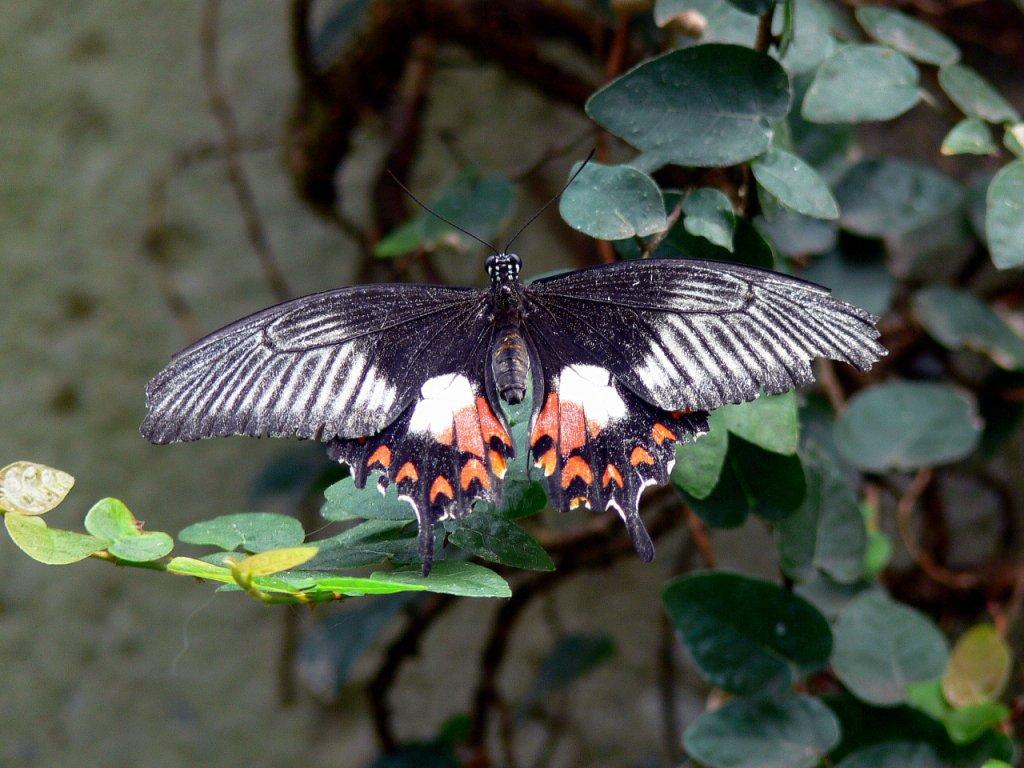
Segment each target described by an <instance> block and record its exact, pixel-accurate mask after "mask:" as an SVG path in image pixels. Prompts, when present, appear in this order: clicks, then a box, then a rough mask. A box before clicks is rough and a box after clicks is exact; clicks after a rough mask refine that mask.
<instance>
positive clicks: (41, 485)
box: [0, 461, 75, 515]
mask: <svg viewBox="0 0 1024 768" xmlns="http://www.w3.org/2000/svg"><path fill="white" fill-rule="evenodd" d="M74 484H75V478H73V477H72V476H71V475H69V474H68V473H67V472H61V471H60V470H59V469H53V468H52V467H47V466H46V465H44V464H36V463H34V462H31V461H16V462H14V463H13V464H8V465H7V466H6V467H4V468H3V469H0V510H3V511H4V512H14V513H15V514H18V515H43V514H46V513H47V512H49V511H50V510H51V509H53V508H54V507H56V506H57V505H58V504H60V503H61V502H62V501H64V497H65V496H67V495H68V492H69V491H70V490H71V488H72V486H73V485H74Z"/></svg>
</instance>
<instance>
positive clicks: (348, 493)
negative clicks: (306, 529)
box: [320, 477, 415, 520]
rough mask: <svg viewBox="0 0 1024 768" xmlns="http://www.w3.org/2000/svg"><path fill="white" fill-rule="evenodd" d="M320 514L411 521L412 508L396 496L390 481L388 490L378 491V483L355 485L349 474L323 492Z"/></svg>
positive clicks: (336, 516)
mask: <svg viewBox="0 0 1024 768" xmlns="http://www.w3.org/2000/svg"><path fill="white" fill-rule="evenodd" d="M324 498H325V499H326V501H325V502H324V505H323V507H321V508H320V514H321V515H323V516H324V518H326V519H327V520H359V519H364V520H412V519H413V518H415V514H414V513H413V511H412V507H411V506H410V505H409V504H408V503H406V502H404V501H402V500H401V499H399V498H398V489H397V488H396V486H395V484H394V483H389V484H388V487H387V491H386V492H385V493H383V494H382V493H380V491H379V490H378V489H377V484H376V483H374V482H372V481H371V482H367V485H366V487H365V488H356V482H355V480H354V479H353V478H351V477H346V478H345V479H344V480H339V481H338V482H336V483H335V484H334V485H332V486H331V487H330V488H328V489H327V490H326V491H324Z"/></svg>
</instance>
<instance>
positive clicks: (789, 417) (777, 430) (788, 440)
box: [721, 392, 800, 455]
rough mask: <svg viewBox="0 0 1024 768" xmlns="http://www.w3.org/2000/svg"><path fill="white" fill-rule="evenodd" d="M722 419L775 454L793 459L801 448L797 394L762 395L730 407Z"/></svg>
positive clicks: (733, 431) (724, 409) (729, 427)
mask: <svg viewBox="0 0 1024 768" xmlns="http://www.w3.org/2000/svg"><path fill="white" fill-rule="evenodd" d="M721 411H722V417H723V419H724V420H725V425H726V427H728V429H729V431H730V432H732V433H733V434H735V435H738V436H739V437H742V438H743V439H744V440H746V441H748V442H751V443H753V444H754V445H757V446H760V447H761V448H764V449H765V450H766V451H772V452H773V453H784V454H787V455H792V454H794V453H796V450H797V448H798V447H799V445H800V422H799V420H798V418H797V410H796V394H795V393H793V392H786V393H784V394H781V395H761V396H760V397H758V398H757V399H756V400H753V401H751V402H749V403H741V404H739V405H726V406H724V407H723V408H722V409H721Z"/></svg>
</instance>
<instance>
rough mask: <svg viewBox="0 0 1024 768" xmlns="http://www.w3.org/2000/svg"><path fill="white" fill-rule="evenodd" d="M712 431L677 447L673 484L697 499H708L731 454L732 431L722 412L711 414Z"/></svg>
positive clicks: (709, 421) (709, 423)
mask: <svg viewBox="0 0 1024 768" xmlns="http://www.w3.org/2000/svg"><path fill="white" fill-rule="evenodd" d="M708 426H709V427H710V430H709V431H708V433H707V434H706V435H702V436H700V437H698V438H697V439H696V440H693V441H690V442H687V443H681V444H680V445H678V446H676V463H675V466H674V467H673V468H672V482H673V484H675V486H676V487H677V488H679V489H680V490H682V491H685V492H686V493H687V494H688V495H690V496H693V497H695V498H698V499H705V498H707V497H708V496H709V495H710V494H711V492H712V491H713V490H714V489H715V486H716V485H718V478H719V477H720V476H721V474H722V466H723V465H724V464H725V456H726V454H727V453H728V451H729V431H728V428H727V427H726V425H725V422H724V419H723V417H722V415H721V411H718V410H716V411H712V412H711V413H710V414H709V415H708Z"/></svg>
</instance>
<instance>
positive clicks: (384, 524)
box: [307, 520, 441, 571]
mask: <svg viewBox="0 0 1024 768" xmlns="http://www.w3.org/2000/svg"><path fill="white" fill-rule="evenodd" d="M410 522H411V521H408V520H367V521H366V522H364V523H360V524H359V525H356V526H354V527H352V528H349V529H348V530H346V531H344V532H342V533H339V534H338V535H337V536H332V537H331V538H329V539H322V540H320V541H318V542H317V546H318V547H320V552H319V553H318V554H317V556H316V557H315V558H314V559H313V560H312V561H310V563H309V564H308V565H307V568H308V570H312V571H325V570H331V571H333V570H337V569H339V568H358V567H359V566H363V565H374V564H376V563H380V562H382V561H384V560H393V561H395V562H398V563H416V562H419V547H418V542H417V538H416V531H415V528H413V526H411V525H410ZM440 537H441V534H440V533H437V534H436V537H435V550H439V549H440V543H441V538H440ZM438 556H439V557H440V556H441V552H440V551H439V552H438Z"/></svg>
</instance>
